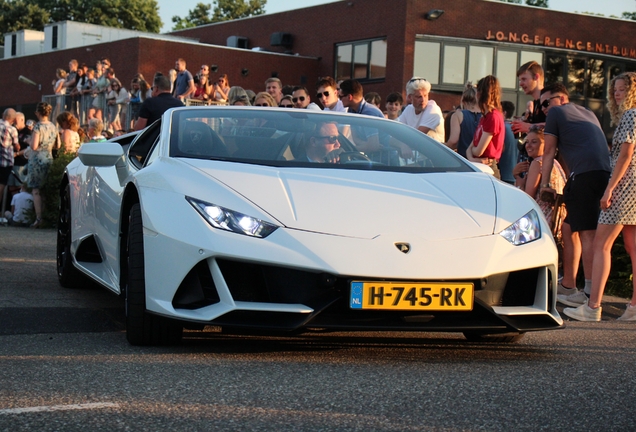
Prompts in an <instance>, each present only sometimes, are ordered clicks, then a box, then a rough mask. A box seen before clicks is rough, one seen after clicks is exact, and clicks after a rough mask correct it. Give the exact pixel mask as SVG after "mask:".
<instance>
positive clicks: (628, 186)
mask: <svg viewBox="0 0 636 432" xmlns="http://www.w3.org/2000/svg"><path fill="white" fill-rule="evenodd" d="M608 108H609V112H610V114H611V116H612V124H613V125H618V127H617V128H616V131H614V138H613V140H612V155H611V156H612V160H611V165H612V176H611V177H610V181H609V183H608V185H607V188H606V189H605V193H604V194H603V197H602V198H601V215H600V217H599V220H598V227H597V229H596V234H595V236H594V246H593V248H594V261H593V264H592V291H591V294H590V298H589V300H588V301H587V303H584V304H582V305H581V306H579V307H578V308H565V309H564V310H563V313H565V314H566V315H567V316H569V317H570V318H574V319H576V320H579V321H600V320H601V300H602V298H603V291H604V290H605V283H606V282H607V278H608V277H609V272H610V266H611V263H612V256H611V251H612V245H613V244H614V241H615V240H616V238H617V237H618V235H619V234H620V233H621V232H622V233H623V240H624V243H625V250H626V251H627V253H628V254H629V256H630V259H631V262H632V269H634V268H636V152H634V145H635V144H636V73H635V72H624V73H622V74H620V75H618V76H616V77H615V78H614V79H612V81H611V83H610V90H609V104H608ZM619 320H625V321H636V278H635V279H634V295H632V300H631V302H630V303H629V304H628V305H627V309H626V310H625V313H624V314H623V315H622V316H621V317H620V318H619Z"/></svg>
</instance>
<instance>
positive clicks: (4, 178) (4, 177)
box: [0, 166, 13, 185]
mask: <svg viewBox="0 0 636 432" xmlns="http://www.w3.org/2000/svg"><path fill="white" fill-rule="evenodd" d="M11 171H13V166H8V167H0V184H1V185H6V184H7V182H8V181H9V176H10V175H11Z"/></svg>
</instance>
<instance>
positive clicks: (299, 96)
mask: <svg viewBox="0 0 636 432" xmlns="http://www.w3.org/2000/svg"><path fill="white" fill-rule="evenodd" d="M292 102H293V103H294V108H300V109H311V110H317V111H320V107H319V106H318V105H316V104H315V103H313V102H312V101H311V98H310V97H309V93H308V92H307V89H306V88H305V87H301V86H296V87H294V89H293V90H292Z"/></svg>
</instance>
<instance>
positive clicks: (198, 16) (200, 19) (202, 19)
mask: <svg viewBox="0 0 636 432" xmlns="http://www.w3.org/2000/svg"><path fill="white" fill-rule="evenodd" d="M211 10H212V5H211V4H203V3H197V5H196V6H195V7H194V9H192V10H190V11H188V16H186V17H185V18H181V17H179V16H176V15H175V16H173V17H172V22H173V23H175V26H174V27H173V28H172V30H183V29H186V28H190V27H198V26H201V25H205V24H210V23H211V22H212V18H211V17H210V11H211Z"/></svg>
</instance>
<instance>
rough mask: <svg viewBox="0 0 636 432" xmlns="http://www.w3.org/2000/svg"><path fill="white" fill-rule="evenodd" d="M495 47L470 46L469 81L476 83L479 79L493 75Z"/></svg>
mask: <svg viewBox="0 0 636 432" xmlns="http://www.w3.org/2000/svg"><path fill="white" fill-rule="evenodd" d="M494 52H495V50H494V48H491V47H482V46H472V45H471V46H470V51H469V53H468V81H472V82H474V83H476V82H477V81H478V80H479V79H481V78H483V77H485V76H487V75H492V63H493V55H494Z"/></svg>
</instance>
